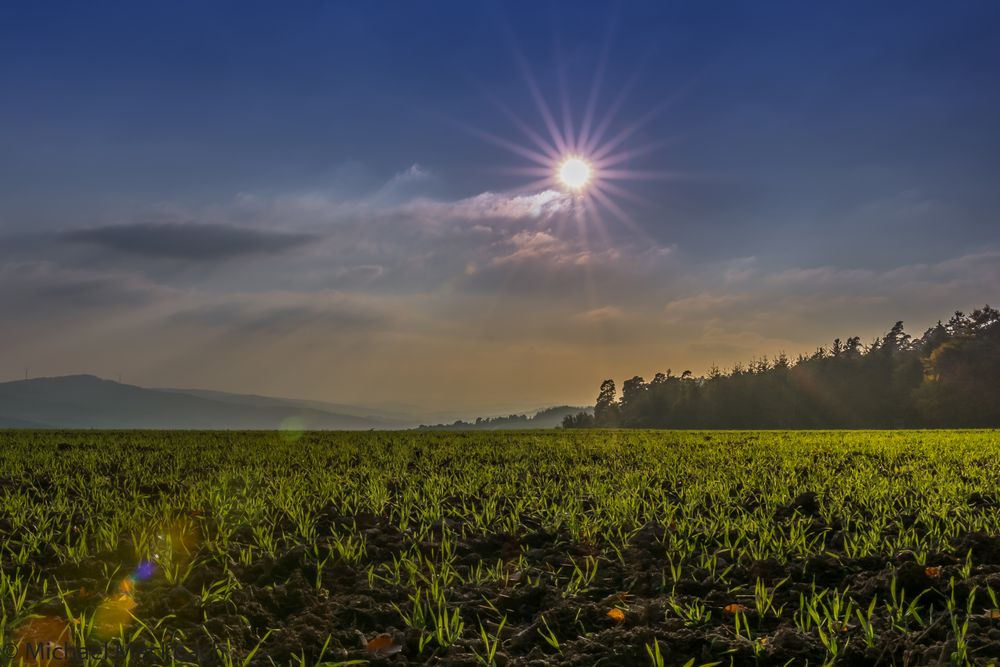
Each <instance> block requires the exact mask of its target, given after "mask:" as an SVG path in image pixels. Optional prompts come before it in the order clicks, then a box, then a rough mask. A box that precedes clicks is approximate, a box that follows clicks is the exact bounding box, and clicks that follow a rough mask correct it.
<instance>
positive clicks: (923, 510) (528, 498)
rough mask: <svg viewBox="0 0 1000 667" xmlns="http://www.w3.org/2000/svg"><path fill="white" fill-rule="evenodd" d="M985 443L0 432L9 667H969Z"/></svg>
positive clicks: (997, 624)
mask: <svg viewBox="0 0 1000 667" xmlns="http://www.w3.org/2000/svg"><path fill="white" fill-rule="evenodd" d="M998 481H1000V436H998V433H997V432H995V431H892V432H882V431H839V432H834V431H830V432H819V431H813V432H778V431H760V432H735V431H728V432H693V431H680V432H650V431H563V430H555V431H536V432H509V431H508V432H486V433H482V432H480V433H474V434H472V433H468V434H467V433H432V432H421V433H415V432H400V433H378V432H365V433H304V434H287V433H286V434H282V433H231V432H230V433H216V432H213V433H192V432H84V431H77V432H53V431H49V432H30V431H7V432H0V544H2V572H0V605H2V620H0V634H2V642H3V660H4V661H5V664H19V663H23V664H50V665H62V664H66V665H70V664H72V665H81V664H88V665H91V664H92V665H97V664H131V665H143V664H190V665H257V664H260V665H271V664H274V665H310V666H313V665H354V664H358V665H361V664H367V665H408V664H409V665H415V664H440V665H491V664H495V665H501V666H502V665H607V666H618V665H626V666H627V665H653V666H656V665H679V666H680V665H690V666H701V665H709V664H721V665H806V664H808V665H817V666H818V665H831V664H845V665H876V664H879V665H931V664H934V665H937V664H954V665H967V664H973V665H986V664H994V660H995V659H997V658H998V657H1000V599H998V597H1000V536H998V535H1000V489H998Z"/></svg>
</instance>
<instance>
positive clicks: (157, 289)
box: [0, 262, 176, 317]
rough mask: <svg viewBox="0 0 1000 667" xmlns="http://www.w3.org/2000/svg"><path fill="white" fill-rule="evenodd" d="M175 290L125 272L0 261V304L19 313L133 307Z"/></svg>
mask: <svg viewBox="0 0 1000 667" xmlns="http://www.w3.org/2000/svg"><path fill="white" fill-rule="evenodd" d="M175 294H176V292H175V290H172V289H170V288H168V287H164V286H161V285H156V284H154V283H151V282H149V281H148V280H147V279H146V278H144V277H142V276H139V275H135V274H132V273H127V272H106V271H96V270H88V269H65V268H60V267H58V266H56V265H55V264H53V263H50V262H20V263H10V264H3V265H0V304H2V305H3V306H4V307H5V308H9V309H12V310H14V311H15V312H17V313H18V314H20V315H25V314H28V313H32V314H38V315H45V316H49V317H58V316H61V315H67V314H68V313H70V312H74V313H78V312H79V311H81V310H90V311H93V310H96V309H102V310H104V309H126V308H133V309H134V308H136V307H141V306H146V305H150V304H152V303H155V302H157V301H159V300H161V299H164V298H168V297H170V296H173V295H175Z"/></svg>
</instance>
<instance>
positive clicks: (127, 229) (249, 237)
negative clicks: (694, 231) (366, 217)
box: [62, 223, 319, 261]
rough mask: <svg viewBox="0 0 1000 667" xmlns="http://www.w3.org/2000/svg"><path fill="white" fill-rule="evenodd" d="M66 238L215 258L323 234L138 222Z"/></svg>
mask: <svg viewBox="0 0 1000 667" xmlns="http://www.w3.org/2000/svg"><path fill="white" fill-rule="evenodd" d="M62 238H63V239H64V240H67V241H71V242H75V243H88V244H92V245H97V246H101V247H103V248H107V249H110V250H114V251H117V252H122V253H127V254H132V255H140V256H143V257H155V258H163V259H181V260H189V261H211V260H219V259H231V258H233V257H241V256H247V255H260V254H275V253H281V252H285V251H288V250H292V249H294V248H298V247H300V246H304V245H306V244H308V243H311V242H313V241H315V240H317V239H318V238H319V237H318V236H317V235H315V234H304V233H294V232H284V231H269V230H264V229H257V228H252V227H237V226H234V225H221V224H203V223H134V224H125V225H108V226H104V227H91V228H88V229H74V230H71V231H67V232H65V233H64V234H63V235H62Z"/></svg>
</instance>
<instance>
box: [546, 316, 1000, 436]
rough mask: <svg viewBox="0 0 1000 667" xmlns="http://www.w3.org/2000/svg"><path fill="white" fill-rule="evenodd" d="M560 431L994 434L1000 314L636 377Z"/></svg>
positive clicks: (607, 391) (607, 388) (998, 410)
mask: <svg viewBox="0 0 1000 667" xmlns="http://www.w3.org/2000/svg"><path fill="white" fill-rule="evenodd" d="M563 426H564V427H565V428H588V427H598V428H613V427H625V428H747V429H751V428H754V429H755V428H774V429H786V428H793V429H794V428H922V427H931V428H937V427H940V428H945V427H947V428H963V427H967V428H978V427H997V426H1000V311H997V310H996V309H995V308H991V307H990V306H984V307H983V308H979V309H976V310H974V311H972V313H971V314H968V315H967V314H965V313H963V312H961V311H959V312H956V313H955V314H954V315H953V316H952V317H951V318H950V319H949V320H948V321H947V322H941V321H939V322H938V323H937V324H936V325H935V326H933V327H931V328H930V329H928V330H927V331H926V332H924V334H923V335H922V336H920V337H919V338H913V337H912V336H911V335H909V334H908V333H906V332H905V331H904V329H903V323H902V322H896V324H895V325H893V326H892V328H891V329H890V330H889V331H888V332H887V333H886V334H885V335H884V336H880V337H877V338H876V339H874V340H872V341H871V342H869V343H867V344H865V343H863V342H862V340H861V339H860V338H859V337H857V336H855V337H851V338H847V339H846V340H842V339H840V338H837V339H835V340H834V341H833V343H832V344H831V345H829V346H822V347H819V348H818V349H817V350H816V351H815V352H813V353H812V354H811V355H799V357H798V358H796V359H790V358H788V357H787V356H786V355H785V354H784V353H781V354H778V355H777V356H776V357H774V358H767V357H764V358H760V359H754V360H752V361H750V362H749V363H747V364H737V365H736V366H734V367H733V368H732V369H731V370H729V371H728V372H723V371H720V370H719V369H718V368H715V367H713V368H712V369H711V370H710V371H709V373H708V374H707V375H705V376H700V377H697V376H694V375H693V374H692V373H691V372H690V371H684V372H682V373H681V374H680V375H675V374H674V373H673V372H672V371H671V370H669V369H668V370H667V371H666V372H665V373H657V374H656V375H655V376H653V379H652V380H650V381H649V382H647V381H646V380H645V379H644V378H642V377H640V376H635V377H632V378H630V379H628V380H625V381H624V382H623V383H622V390H621V395H620V396H619V395H618V391H617V387H616V385H615V382H614V380H605V381H604V382H603V383H602V384H601V387H600V392H599V394H598V396H597V401H596V404H595V406H594V412H593V414H592V415H590V414H587V413H578V414H575V415H568V416H567V417H566V418H565V419H564V420H563Z"/></svg>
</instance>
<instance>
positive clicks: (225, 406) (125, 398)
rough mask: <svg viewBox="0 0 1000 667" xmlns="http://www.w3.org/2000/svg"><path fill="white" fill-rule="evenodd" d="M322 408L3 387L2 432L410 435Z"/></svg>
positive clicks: (166, 394) (209, 396) (212, 396)
mask: <svg viewBox="0 0 1000 667" xmlns="http://www.w3.org/2000/svg"><path fill="white" fill-rule="evenodd" d="M320 405H321V404H313V403H310V402H305V401H303V402H297V401H292V400H286V399H269V398H266V397H263V396H240V395H238V394H225V393H222V392H201V391H190V392H186V391H183V390H176V389H146V388H143V387H137V386H134V385H129V384H122V383H119V382H113V381H111V380H104V379H101V378H98V377H95V376H93V375H69V376H63V377H51V378H37V379H30V380H18V381H15V382H5V383H0V427H2V428H94V429H118V428H124V429H240V430H244V429H252V430H256V429H277V428H281V426H282V424H283V423H285V421H286V420H288V419H289V418H295V419H296V420H297V423H299V424H301V425H302V426H303V427H304V428H308V429H317V430H341V429H343V430H362V429H372V428H378V429H398V428H408V427H411V426H413V425H414V423H413V422H410V423H405V422H402V421H398V420H395V419H391V418H384V417H380V416H365V415H362V414H359V410H360V409H353V410H352V411H351V412H352V413H353V414H343V413H339V412H334V411H332V410H326V409H322V407H320Z"/></svg>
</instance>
